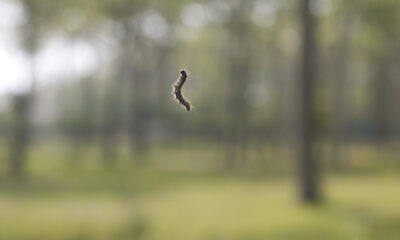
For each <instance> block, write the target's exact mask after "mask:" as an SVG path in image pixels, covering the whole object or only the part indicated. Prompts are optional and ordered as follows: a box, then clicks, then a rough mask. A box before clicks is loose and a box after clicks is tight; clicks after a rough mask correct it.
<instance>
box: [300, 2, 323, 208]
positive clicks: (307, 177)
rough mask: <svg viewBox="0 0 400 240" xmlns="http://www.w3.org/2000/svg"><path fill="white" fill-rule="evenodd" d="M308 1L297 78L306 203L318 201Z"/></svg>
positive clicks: (304, 6)
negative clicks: (298, 81)
mask: <svg viewBox="0 0 400 240" xmlns="http://www.w3.org/2000/svg"><path fill="white" fill-rule="evenodd" d="M310 7H311V0H302V1H301V16H302V23H303V29H302V40H303V45H302V59H301V60H302V62H301V75H300V82H301V87H300V91H301V92H300V94H301V95H300V104H301V106H300V111H301V113H300V115H301V117H300V124H301V125H300V131H301V144H300V145H301V156H300V184H301V197H302V199H303V200H304V201H305V202H316V201H317V200H318V199H319V192H318V186H317V183H318V181H317V166H316V158H315V156H314V151H313V150H314V149H313V145H314V144H313V143H314V139H315V132H316V128H315V119H314V108H313V101H314V81H315V78H314V70H313V69H315V65H314V64H315V59H314V54H315V53H314V50H315V43H314V20H313V17H312V15H311V12H310Z"/></svg>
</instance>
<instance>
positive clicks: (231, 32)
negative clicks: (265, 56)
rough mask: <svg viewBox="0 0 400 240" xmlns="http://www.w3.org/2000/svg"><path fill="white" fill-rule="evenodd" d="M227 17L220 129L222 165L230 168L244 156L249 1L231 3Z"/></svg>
mask: <svg viewBox="0 0 400 240" xmlns="http://www.w3.org/2000/svg"><path fill="white" fill-rule="evenodd" d="M231 7H232V9H231V14H230V19H229V21H227V26H226V28H227V33H228V38H229V43H227V49H226V50H227V52H226V55H224V56H223V57H224V58H225V60H224V62H225V63H226V69H227V79H228V82H227V85H228V86H229V88H228V91H227V95H226V101H227V112H226V114H227V115H226V120H227V121H226V123H225V132H224V133H223V134H224V135H225V136H224V138H223V139H224V142H225V144H226V152H227V156H226V165H227V167H228V168H232V167H233V166H234V165H235V163H236V162H237V160H239V161H241V162H242V163H243V162H244V161H245V160H246V155H247V141H248V136H247V134H248V130H249V129H248V121H249V120H248V118H249V117H248V115H249V112H248V110H247V109H248V106H247V104H246V101H245V92H246V89H247V87H248V85H249V83H250V81H251V77H252V72H251V62H252V58H251V55H250V52H251V51H250V49H251V42H250V34H251V24H250V12H251V9H252V2H251V1H238V2H236V3H232V6H231Z"/></svg>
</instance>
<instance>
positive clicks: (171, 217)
mask: <svg viewBox="0 0 400 240" xmlns="http://www.w3.org/2000/svg"><path fill="white" fill-rule="evenodd" d="M167 155H168V154H165V156H167ZM46 156H48V157H49V156H51V154H47V155H46ZM40 162H41V161H39V160H38V161H36V163H37V164H39V165H38V166H35V165H32V166H30V169H31V170H30V171H31V173H30V174H29V175H27V177H25V178H24V179H22V180H10V179H8V178H7V177H6V176H4V177H3V179H2V180H1V182H0V226H1V228H0V239H7V240H13V239H16V240H17V239H18V240H25V239H26V240H28V239H38V240H39V239H40V240H46V239H49V240H50V239H51V240H57V239H63V240H64V239H65V240H67V239H71V240H72V239H75V240H89V239H96V240H97V239H99V240H102V239H104V240H106V239H110V240H113V239H115V240H124V239H127V240H128V239H148V240H180V239H182V240H197V239H206V240H207V239H209V240H213V239H215V240H217V239H218V240H224V239H226V240H228V239H229V240H236V239H237V240H239V239H243V240H252V239H255V240H258V239H259V240H262V239H276V240H285V239H287V240H297V239H298V240H300V239H304V240H312V239H318V240H319V239H325V240H329V239H332V240H337V239H341V240H345V239H349V240H353V239H362V240H364V239H365V240H369V239H370V240H373V239H379V240H382V239H384V240H389V239H393V240H397V239H400V190H399V183H400V177H399V176H398V175H397V174H396V173H395V172H391V173H377V174H371V173H369V174H343V175H335V174H325V175H324V177H323V178H322V179H323V181H322V186H323V199H322V200H321V202H320V203H318V204H317V205H304V204H302V203H301V202H300V201H299V199H298V196H297V195H298V194H297V193H298V192H297V185H296V178H295V177H294V176H287V175H285V176H274V177H269V176H268V175H267V174H266V175H265V176H263V175H257V176H251V175H240V174H232V173H228V174H227V173H221V172H218V171H215V172H208V173H205V172H201V173H199V172H195V171H190V170H189V168H188V169H183V170H182V169H178V168H175V170H173V169H167V168H165V167H162V168H161V167H158V168H157V167H154V166H149V167H147V166H143V167H137V168H134V169H118V170H114V171H104V170H101V169H100V168H98V169H94V168H93V169H92V168H90V167H88V168H85V169H83V170H82V169H81V170H71V169H70V170H68V169H65V168H59V170H58V171H57V170H55V169H57V168H54V169H53V171H50V170H48V169H47V170H46V167H44V166H43V167H42V168H40V167H39V166H40V164H43V163H40ZM53 167H54V166H53ZM39 169H44V170H42V171H40V170H39Z"/></svg>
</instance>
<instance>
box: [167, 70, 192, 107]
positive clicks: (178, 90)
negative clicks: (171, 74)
mask: <svg viewBox="0 0 400 240" xmlns="http://www.w3.org/2000/svg"><path fill="white" fill-rule="evenodd" d="M179 72H180V74H181V75H180V76H179V78H178V80H177V81H176V82H175V83H174V84H172V89H173V91H172V93H173V94H174V96H175V99H176V100H177V101H178V102H179V103H180V104H182V105H183V106H184V107H185V108H186V111H190V109H191V107H192V106H191V104H190V102H189V101H187V100H186V99H185V98H184V97H183V95H182V86H183V84H185V82H186V79H187V77H188V75H187V72H186V71H185V70H180V71H179Z"/></svg>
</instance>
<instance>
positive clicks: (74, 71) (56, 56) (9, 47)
mask: <svg viewBox="0 0 400 240" xmlns="http://www.w3.org/2000/svg"><path fill="white" fill-rule="evenodd" d="M0 16H1V18H0V95H3V94H6V93H15V92H21V91H24V90H26V88H27V87H28V86H29V85H30V77H29V58H28V56H27V55H26V54H25V53H24V51H23V50H22V49H21V47H20V45H19V39H18V27H19V26H20V25H21V24H23V22H24V21H25V20H26V19H25V17H24V13H23V8H22V6H21V5H20V4H19V3H18V2H16V1H11V0H0ZM36 63H37V69H36V75H37V78H38V82H39V84H45V83H49V82H52V81H57V80H60V79H67V78H68V77H79V76H85V75H88V74H90V73H91V72H93V71H94V70H95V69H96V67H97V64H98V63H97V55H96V51H95V48H94V47H92V46H91V45H90V44H89V43H88V42H86V41H83V40H71V39H68V38H67V37H65V36H61V35H60V36H55V37H53V38H51V39H48V40H47V41H46V43H45V44H44V45H43V46H42V47H41V49H40V51H39V52H38V53H37V56H36Z"/></svg>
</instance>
